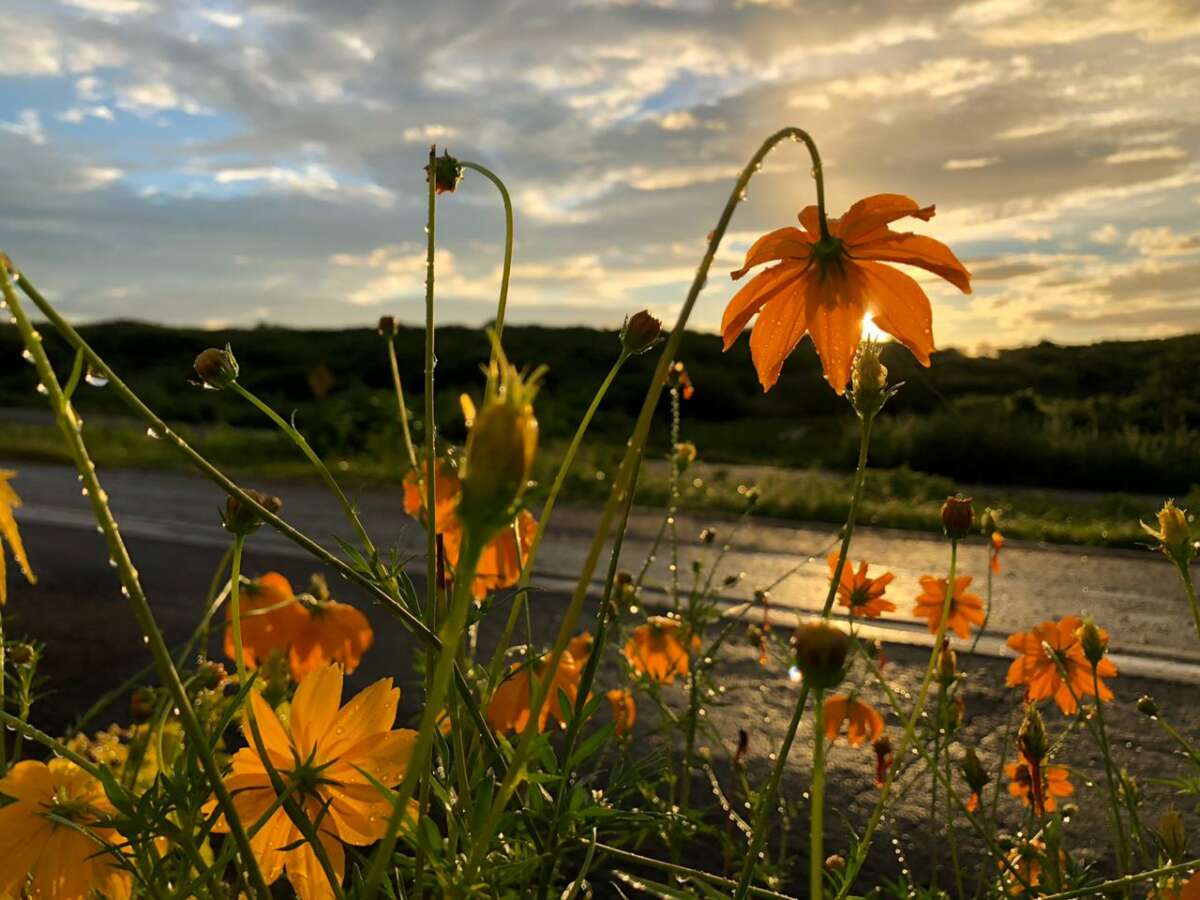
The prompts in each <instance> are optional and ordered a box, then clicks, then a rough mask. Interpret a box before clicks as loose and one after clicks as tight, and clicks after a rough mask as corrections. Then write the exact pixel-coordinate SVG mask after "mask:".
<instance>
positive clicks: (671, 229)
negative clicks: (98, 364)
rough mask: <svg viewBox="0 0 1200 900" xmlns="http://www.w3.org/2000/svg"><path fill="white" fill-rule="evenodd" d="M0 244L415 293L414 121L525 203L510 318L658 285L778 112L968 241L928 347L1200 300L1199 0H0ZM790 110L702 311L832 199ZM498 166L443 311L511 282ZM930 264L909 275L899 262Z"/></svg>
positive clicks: (69, 277)
mask: <svg viewBox="0 0 1200 900" xmlns="http://www.w3.org/2000/svg"><path fill="white" fill-rule="evenodd" d="M5 7H6V14H5V15H4V16H3V17H0V247H2V248H3V249H4V250H5V251H7V252H8V253H9V254H10V255H11V256H12V257H13V258H14V260H15V261H16V263H17V264H18V266H19V267H20V268H21V269H22V270H23V271H24V272H25V273H26V274H27V275H28V276H29V277H30V279H31V280H32V281H33V282H34V283H35V284H37V285H38V287H39V288H40V289H41V290H42V291H43V293H45V294H46V295H47V296H48V297H49V298H50V299H51V300H52V301H54V302H55V303H56V304H58V306H59V308H60V309H61V311H63V312H64V313H66V314H67V315H68V316H70V317H72V318H74V319H75V320H78V321H91V320H98V319H109V318H117V317H122V318H137V319H144V320H152V321H159V322H165V323H171V324H188V325H202V326H205V327H214V328H215V327H224V326H230V325H253V324H255V323H258V322H263V321H266V322H271V323H276V324H283V325H290V326H296V327H306V326H362V325H369V324H373V323H374V322H375V321H376V319H377V318H378V317H379V316H380V315H384V314H390V315H396V316H398V317H399V318H400V319H401V320H402V321H404V322H408V323H413V324H417V323H419V322H421V321H423V302H424V301H423V289H424V285H423V281H424V255H425V246H424V241H425V236H424V221H425V189H424V174H423V172H422V167H423V166H424V164H425V162H426V156H427V154H428V150H429V145H430V144H431V143H436V144H437V145H438V147H439V148H441V147H443V146H445V147H448V148H449V150H450V151H451V152H452V153H453V154H454V155H456V156H457V157H459V158H462V159H469V160H474V161H476V162H479V163H482V164H484V165H486V166H488V167H489V168H491V169H493V170H494V171H496V172H497V173H498V174H500V176H501V177H502V178H504V180H505V181H506V182H507V184H508V186H509V188H510V190H511V193H512V197H513V201H514V204H515V207H516V249H515V257H514V267H513V283H512V288H511V291H510V301H509V302H510V307H509V318H508V321H510V322H523V323H539V324H548V325H565V324H590V325H596V326H601V327H604V326H611V327H614V328H616V327H619V325H620V322H621V320H622V318H623V317H624V316H625V315H626V314H627V313H630V312H633V311H636V310H637V309H639V308H643V307H646V308H649V309H650V310H651V311H653V312H655V313H656V314H659V315H662V316H668V317H672V316H673V315H674V314H675V313H676V312H677V311H678V309H679V306H680V304H681V302H682V300H683V298H684V296H685V294H686V292H687V288H688V285H689V284H690V281H691V278H692V275H693V273H694V271H695V267H696V265H697V263H698V262H699V259H700V256H701V254H702V253H703V250H704V244H705V236H706V235H707V233H708V232H709V231H710V230H711V229H712V228H713V226H714V225H715V223H716V220H717V218H718V216H719V213H720V211H721V207H722V205H723V204H724V202H725V199H726V197H727V196H728V193H729V191H730V188H731V186H732V183H733V180H734V178H735V176H736V173H737V171H738V170H739V169H740V167H741V166H742V165H743V164H744V162H745V160H746V159H747V158H748V157H749V156H750V155H751V154H752V153H753V152H754V150H755V149H756V148H757V147H758V145H759V143H760V141H761V140H762V139H763V138H764V137H765V136H766V135H768V134H770V133H771V132H773V131H775V130H776V129H778V128H780V127H782V126H784V125H795V126H800V127H802V128H805V129H807V130H808V131H809V132H810V133H811V134H812V135H813V136H814V137H815V139H816V141H817V143H818V144H819V146H820V149H821V153H822V156H823V157H824V160H825V173H826V179H827V194H828V197H829V208H830V213H831V214H832V215H837V214H840V212H841V211H842V210H844V209H845V208H846V207H847V206H849V205H850V204H851V203H852V202H854V201H855V200H857V199H858V198H860V197H863V196H866V195H868V194H873V193H880V192H889V193H904V194H908V195H910V196H911V197H913V198H914V199H916V200H917V201H918V202H920V203H922V204H930V203H934V204H936V205H937V216H936V217H935V218H934V219H933V220H932V221H930V222H928V223H924V222H916V221H915V220H914V221H913V224H912V226H909V225H904V224H901V225H899V226H897V227H901V228H903V229H905V230H910V229H911V230H914V231H921V232H924V233H927V234H930V235H933V236H934V237H937V238H939V239H941V240H943V241H945V242H947V243H948V244H950V246H951V247H953V248H954V250H955V251H956V252H957V253H958V255H959V256H960V258H962V259H963V260H964V262H966V263H967V265H968V267H969V268H970V269H971V270H972V271H973V273H974V276H975V281H974V285H975V292H974V293H973V294H972V295H970V296H963V295H960V294H959V293H958V292H957V291H956V290H955V289H954V288H952V287H950V286H948V285H943V284H941V283H939V282H938V281H937V280H936V279H935V278H933V277H932V276H929V277H925V276H924V275H922V276H921V277H920V280H921V282H922V283H923V284H924V285H926V287H927V290H928V291H929V294H930V296H931V298H932V300H933V304H934V332H935V337H936V339H937V342H938V345H939V346H942V347H945V346H957V347H960V348H962V349H964V350H967V351H969V352H988V351H989V350H992V349H995V348H1000V347H1006V346H1018V345H1027V344H1032V343H1036V342H1038V341H1041V340H1052V341H1056V342H1061V343H1081V342H1090V341H1093V340H1097V339H1101V338H1136V337H1157V336H1166V335H1171V334H1178V333H1183V332H1189V331H1200V0H1110V2H1104V0H1081V2H1053V0H928V2H921V3H910V2H871V0H861V2H847V3H824V4H817V3H812V2H801V0H796V2H788V0H763V2H752V0H744V2H740V3H738V2H720V0H658V2H636V0H507V2H505V0H501V2H490V3H483V2H460V0H438V2H436V3H409V2H403V3H401V2H368V0H339V2H336V3H333V2H323V0H291V2H267V0H245V2H237V0H220V2H217V0H214V2H203V0H195V2H187V3H184V2H171V0H6V3H5ZM809 170H810V163H809V161H808V159H807V157H806V156H805V153H804V149H803V146H802V145H801V144H792V143H790V142H789V143H786V144H785V145H783V146H781V147H780V148H779V149H778V150H777V151H775V152H774V153H773V154H772V155H771V156H770V157H769V158H768V159H767V161H766V164H765V166H764V167H763V170H762V171H761V172H760V173H759V174H758V175H757V176H756V177H755V179H754V181H753V182H752V183H751V185H750V189H749V191H748V195H747V197H746V200H745V202H744V203H742V204H740V205H739V207H738V210H737V213H736V215H735V217H734V220H733V223H732V226H731V229H730V232H729V234H728V236H727V239H726V241H725V242H724V244H723V245H722V247H721V250H720V253H719V255H718V257H717V260H716V263H715V265H714V267H713V272H712V274H711V276H710V278H709V280H708V283H707V285H706V287H705V289H704V291H703V293H702V294H701V297H700V300H699V303H698V304H697V307H696V310H695V314H694V316H693V325H694V326H696V327H699V328H704V329H716V327H717V326H718V325H719V323H720V317H721V312H722V310H723V308H724V306H725V304H726V302H727V301H728V300H729V298H730V297H731V296H732V295H733V293H734V291H735V288H736V285H735V284H734V283H733V282H731V281H730V280H729V278H728V277H727V274H726V273H727V272H728V271H729V270H732V269H734V268H737V267H738V266H739V265H740V262H741V258H742V256H743V254H744V253H745V250H746V248H747V247H748V246H749V244H750V242H751V241H752V240H753V239H754V238H755V237H756V236H757V235H758V234H761V233H762V232H764V231H767V230H770V229H773V228H778V227H781V226H785V225H793V224H795V223H796V219H795V217H796V213H797V212H798V211H799V210H800V209H801V208H802V207H804V206H806V205H808V204H809V203H811V202H813V197H814V192H813V185H812V180H811V177H810V175H809ZM503 234H504V230H503V218H502V215H501V211H500V205H499V200H498V195H497V193H496V192H495V190H494V188H493V187H492V186H491V185H490V184H489V183H488V182H487V181H485V180H484V179H483V178H481V177H480V176H478V175H477V174H474V173H468V174H467V177H466V178H465V179H464V182H463V184H462V185H461V187H460V188H459V190H458V192H457V193H455V194H453V195H444V196H443V197H441V198H440V200H439V203H438V228H437V238H438V254H437V260H438V281H437V285H438V287H437V297H438V309H439V318H440V319H441V320H442V321H444V322H458V323H465V324H482V323H483V322H485V321H486V320H488V319H489V318H491V317H492V316H493V315H494V305H495V299H496V295H497V288H498V283H499V272H500V262H501V256H502V244H503ZM914 274H916V273H914Z"/></svg>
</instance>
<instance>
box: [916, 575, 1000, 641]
mask: <svg viewBox="0 0 1200 900" xmlns="http://www.w3.org/2000/svg"><path fill="white" fill-rule="evenodd" d="M970 586H971V576H970V575H960V576H958V577H957V578H955V579H954V595H953V597H952V599H951V600H950V612H949V615H948V616H947V617H946V628H948V629H949V630H950V631H953V632H954V633H955V634H957V635H958V636H959V637H960V638H962V639H963V640H966V639H967V638H968V637H970V636H971V626H972V625H982V624H983V619H984V613H983V598H982V597H980V596H979V595H978V594H968V593H967V592H966V591H967V588H968V587H970ZM921 588H922V592H921V594H920V595H919V596H918V597H917V605H916V606H914V607H913V615H914V616H916V617H917V618H918V619H928V620H929V632H930V634H937V632H938V625H939V624H941V621H942V608H943V607H944V606H945V604H946V579H945V578H934V577H933V576H932V575H922V576H921Z"/></svg>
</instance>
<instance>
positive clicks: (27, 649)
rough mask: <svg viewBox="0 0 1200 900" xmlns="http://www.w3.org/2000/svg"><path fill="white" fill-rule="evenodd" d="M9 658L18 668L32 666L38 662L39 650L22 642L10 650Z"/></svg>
mask: <svg viewBox="0 0 1200 900" xmlns="http://www.w3.org/2000/svg"><path fill="white" fill-rule="evenodd" d="M8 658H9V659H11V660H12V662H13V665H16V666H30V665H33V664H34V663H35V662H37V650H36V649H34V646H33V645H32V644H26V643H24V642H21V643H19V644H13V645H12V646H11V647H10V648H9V649H8Z"/></svg>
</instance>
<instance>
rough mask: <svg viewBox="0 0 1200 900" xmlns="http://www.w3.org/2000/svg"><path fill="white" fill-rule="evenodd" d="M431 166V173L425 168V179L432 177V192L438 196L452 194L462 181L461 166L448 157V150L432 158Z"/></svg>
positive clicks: (451, 157)
mask: <svg viewBox="0 0 1200 900" xmlns="http://www.w3.org/2000/svg"><path fill="white" fill-rule="evenodd" d="M432 166H433V172H432V173H431V172H430V171H429V169H430V167H429V166H426V167H425V177H426V180H428V178H429V177H430V175H432V177H433V189H434V191H435V192H437V193H439V194H453V193H454V191H455V189H456V188H457V187H458V183H459V182H460V181H462V177H463V167H462V165H461V164H460V163H459V161H458V160H457V159H455V158H454V157H453V156H451V155H450V151H449V150H443V151H442V155H441V156H438V157H435V158H434V161H433V164H432Z"/></svg>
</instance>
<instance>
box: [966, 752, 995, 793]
mask: <svg viewBox="0 0 1200 900" xmlns="http://www.w3.org/2000/svg"><path fill="white" fill-rule="evenodd" d="M959 767H960V768H961V769H962V773H963V778H965V779H966V780H967V787H969V788H970V789H971V793H972V794H980V793H982V792H983V789H984V788H985V787H987V784H988V782H989V781H991V780H992V777H991V776H990V775H988V773H987V770H985V769H984V768H983V763H981V762H980V761H979V757H978V755H976V753H975V748H974V747H968V748H967V752H966V753H965V754H964V755H963V758H962V762H961V763H959Z"/></svg>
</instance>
